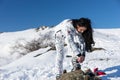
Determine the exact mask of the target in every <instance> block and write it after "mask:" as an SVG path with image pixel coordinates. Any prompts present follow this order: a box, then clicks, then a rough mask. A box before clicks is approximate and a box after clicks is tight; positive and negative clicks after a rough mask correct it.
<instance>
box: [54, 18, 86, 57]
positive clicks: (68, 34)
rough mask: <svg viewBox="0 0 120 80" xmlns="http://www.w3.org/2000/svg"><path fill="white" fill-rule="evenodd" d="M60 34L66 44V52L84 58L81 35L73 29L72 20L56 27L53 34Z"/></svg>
mask: <svg viewBox="0 0 120 80" xmlns="http://www.w3.org/2000/svg"><path fill="white" fill-rule="evenodd" d="M58 31H61V32H62V35H63V36H64V37H65V42H66V43H67V47H68V52H69V54H72V56H78V55H83V56H85V42H84V39H83V37H82V34H81V33H78V31H77V30H76V29H75V28H74V26H73V25H72V20H70V19H66V20H64V21H63V22H61V23H60V24H58V25H57V26H56V29H55V33H57V32H58Z"/></svg>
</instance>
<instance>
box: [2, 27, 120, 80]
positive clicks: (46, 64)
mask: <svg viewBox="0 0 120 80" xmlns="http://www.w3.org/2000/svg"><path fill="white" fill-rule="evenodd" d="M53 30H54V29H51V28H47V29H45V30H41V31H36V30H35V29H30V30H25V31H20V32H11V33H10V32H9V33H2V34H0V48H1V50H0V60H1V61H0V64H1V67H0V80H55V74H54V72H55V71H54V68H55V57H56V51H55V50H50V48H51V47H49V46H48V47H45V48H41V49H38V50H35V51H33V52H29V53H28V54H26V55H25V56H23V57H19V58H18V59H16V58H17V57H16V56H18V55H19V52H18V53H17V52H16V55H15V53H14V54H11V51H12V50H14V49H13V48H12V49H11V46H13V45H15V44H17V43H16V41H17V42H21V43H22V44H24V45H25V44H26V43H27V42H30V41H32V40H34V39H38V38H39V37H40V36H44V34H48V33H49V32H50V31H51V32H53ZM119 35H120V29H94V40H95V46H94V49H95V51H93V52H91V53H87V54H86V59H85V61H84V63H82V64H81V65H82V68H83V67H86V66H87V67H89V68H90V69H92V70H93V69H94V68H96V67H98V68H99V69H100V70H103V71H104V72H106V73H107V75H105V76H102V80H120V58H119V56H120V54H119V53H120V36H119ZM50 36H51V34H50ZM52 36H53V35H52ZM65 53H67V49H66V47H65ZM37 54H41V55H39V56H37V57H34V56H36V55H37ZM19 56H20V55H19ZM15 57H16V58H15ZM9 60H10V61H9ZM70 61H71V58H70V57H69V58H67V57H65V60H64V69H67V70H68V71H70V70H71V68H72V65H71V62H70ZM7 63H9V64H7ZM5 64H6V65H5Z"/></svg>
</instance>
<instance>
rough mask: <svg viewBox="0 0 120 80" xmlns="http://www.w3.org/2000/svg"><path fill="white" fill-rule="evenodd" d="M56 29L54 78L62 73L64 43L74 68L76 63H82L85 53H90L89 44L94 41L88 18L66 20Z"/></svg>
mask: <svg viewBox="0 0 120 80" xmlns="http://www.w3.org/2000/svg"><path fill="white" fill-rule="evenodd" d="M56 28H57V29H56V31H55V46H56V50H57V57H56V76H57V77H59V76H60V75H61V74H62V72H63V59H64V43H65V42H66V43H67V47H68V51H69V53H70V54H72V57H73V66H74V63H76V61H77V62H78V63H82V62H83V61H84V59H85V51H91V44H93V43H94V41H93V35H92V27H91V21H90V19H88V18H80V19H72V20H69V19H67V20H64V21H63V22H61V23H60V24H58V25H57V26H56ZM74 60H75V61H74Z"/></svg>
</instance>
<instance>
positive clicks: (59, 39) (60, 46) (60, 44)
mask: <svg viewBox="0 0 120 80" xmlns="http://www.w3.org/2000/svg"><path fill="white" fill-rule="evenodd" d="M55 40H56V41H55V46H56V51H57V56H56V65H55V66H56V75H61V74H62V73H63V59H64V36H63V35H62V33H61V31H59V32H57V33H56V35H55Z"/></svg>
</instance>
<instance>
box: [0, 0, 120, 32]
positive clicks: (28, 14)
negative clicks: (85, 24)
mask: <svg viewBox="0 0 120 80" xmlns="http://www.w3.org/2000/svg"><path fill="white" fill-rule="evenodd" d="M80 17H87V18H90V19H91V21H92V26H93V28H118V27H119V28H120V0H0V32H10V31H20V30H24V29H29V28H36V27H39V26H43V25H45V26H54V25H57V24H58V23H60V22H61V21H62V20H64V19H76V18H80Z"/></svg>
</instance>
